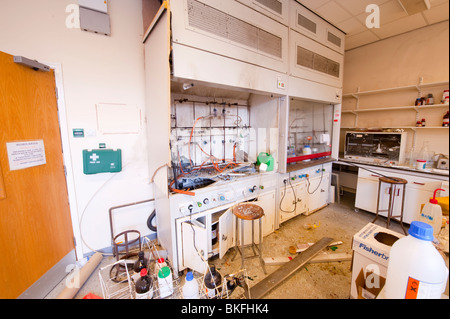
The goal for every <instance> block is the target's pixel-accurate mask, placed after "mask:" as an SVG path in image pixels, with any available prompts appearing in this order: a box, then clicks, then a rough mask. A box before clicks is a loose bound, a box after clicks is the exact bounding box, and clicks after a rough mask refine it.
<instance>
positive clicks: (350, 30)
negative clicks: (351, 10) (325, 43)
mask: <svg viewBox="0 0 450 319" xmlns="http://www.w3.org/2000/svg"><path fill="white" fill-rule="evenodd" d="M336 26H337V27H338V28H339V29H341V30H342V31H344V32H345V33H347V35H352V34H356V33H360V32H364V31H366V30H367V27H366V26H365V25H363V24H362V23H361V22H360V21H359V20H358V19H356V18H350V19H348V20H345V21H342V22H340V23H338V24H337V25H336Z"/></svg>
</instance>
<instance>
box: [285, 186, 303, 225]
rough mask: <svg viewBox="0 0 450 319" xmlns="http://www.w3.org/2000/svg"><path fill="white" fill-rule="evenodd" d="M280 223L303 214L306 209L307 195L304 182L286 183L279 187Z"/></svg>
mask: <svg viewBox="0 0 450 319" xmlns="http://www.w3.org/2000/svg"><path fill="white" fill-rule="evenodd" d="M279 209H280V223H283V222H285V221H287V220H289V219H291V218H293V217H295V216H298V215H301V214H304V213H306V212H307V210H308V196H307V194H306V182H301V183H298V184H295V185H292V186H291V185H289V184H286V186H285V187H283V188H281V189H280V207H279Z"/></svg>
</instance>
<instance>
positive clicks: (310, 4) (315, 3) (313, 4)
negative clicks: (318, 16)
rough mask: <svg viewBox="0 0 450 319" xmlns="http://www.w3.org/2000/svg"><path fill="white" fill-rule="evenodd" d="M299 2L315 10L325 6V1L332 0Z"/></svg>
mask: <svg viewBox="0 0 450 319" xmlns="http://www.w3.org/2000/svg"><path fill="white" fill-rule="evenodd" d="M297 2H300V3H301V4H303V5H304V6H305V7H307V8H308V9H311V10H315V9H317V8H318V7H321V6H323V5H324V4H325V3H327V2H330V0H297Z"/></svg>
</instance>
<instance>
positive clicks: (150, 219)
mask: <svg viewBox="0 0 450 319" xmlns="http://www.w3.org/2000/svg"><path fill="white" fill-rule="evenodd" d="M155 217H156V209H154V210H153V213H151V214H150V216H149V217H148V219H147V227H148V228H149V229H150V230H152V231H154V232H156V231H157V228H156V226H153V225H152V221H153V219H155Z"/></svg>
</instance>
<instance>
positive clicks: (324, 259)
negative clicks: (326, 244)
mask: <svg viewBox="0 0 450 319" xmlns="http://www.w3.org/2000/svg"><path fill="white" fill-rule="evenodd" d="M292 259H294V257H291V256H284V257H264V258H263V260H264V264H265V265H267V266H280V265H284V264H285V263H287V262H290V261H291V260H292ZM351 260H352V254H348V253H341V254H339V253H337V254H336V253H332V254H325V253H322V254H319V255H317V256H316V257H314V258H313V259H311V260H310V261H308V264H318V263H330V262H337V261H351Z"/></svg>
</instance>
